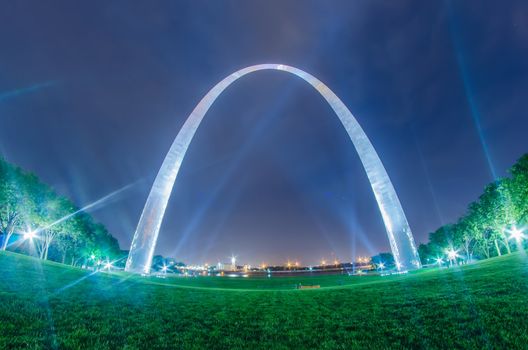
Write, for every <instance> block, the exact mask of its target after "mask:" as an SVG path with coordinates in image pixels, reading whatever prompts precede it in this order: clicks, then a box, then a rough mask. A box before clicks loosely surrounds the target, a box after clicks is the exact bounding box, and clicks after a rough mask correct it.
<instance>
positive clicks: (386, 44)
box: [0, 0, 528, 264]
mask: <svg viewBox="0 0 528 350" xmlns="http://www.w3.org/2000/svg"><path fill="white" fill-rule="evenodd" d="M527 62H528V4H527V2H526V1H525V0H520V1H495V0H490V1H480V0H479V1H476V0H475V1H453V2H448V1H421V0H417V1H372V0H368V1H367V0H365V1H350V0H346V1H317V2H313V3H312V2H308V1H284V0H281V1H186V2H184V1H156V2H151V1H84V2H81V1H71V0H67V1H53V2H43V1H3V2H2V4H1V5H0V151H1V153H2V155H3V156H4V157H5V158H7V159H8V160H9V161H11V162H13V163H15V164H18V165H20V166H22V167H23V168H25V169H28V170H31V171H33V172H35V173H36V174H38V176H40V177H41V179H42V180H43V181H45V182H47V183H49V184H51V185H52V186H53V187H54V188H55V189H56V190H57V191H59V192H60V193H62V194H65V195H67V196H69V197H70V198H71V199H73V200H74V202H75V203H76V204H77V205H79V206H80V207H82V206H84V205H86V204H89V203H91V202H93V201H95V200H97V199H99V198H101V197H103V196H105V195H107V194H109V193H111V192H113V191H116V190H119V189H121V188H123V187H125V186H128V185H130V186H129V187H127V188H126V189H125V190H123V191H120V192H119V193H118V194H117V195H114V196H112V197H111V199H110V200H108V201H105V202H104V203H103V204H101V205H99V206H97V208H95V210H92V211H91V213H92V214H93V215H94V216H95V218H96V219H97V220H99V221H101V222H102V223H104V224H105V225H106V226H107V227H108V229H109V230H110V232H111V233H112V234H113V235H114V236H115V237H117V238H118V239H119V243H120V245H121V247H122V248H123V249H128V247H129V245H130V242H131V240H132V237H133V234H134V230H135V226H136V224H137V222H138V220H139V216H140V213H141V210H142V208H143V205H144V202H145V200H146V198H147V195H148V192H149V189H150V185H151V184H152V182H153V180H154V177H155V176H156V174H157V171H158V169H159V167H160V165H161V163H162V161H163V158H164V156H165V154H166V152H167V151H168V149H169V146H170V144H171V143H172V141H173V139H174V137H175V136H176V134H177V132H178V130H179V128H180V127H181V125H182V124H183V122H184V121H185V119H186V117H187V116H188V114H189V113H190V112H191V111H192V109H193V108H194V106H195V105H196V103H198V101H199V100H200V99H201V98H202V97H203V95H204V94H205V93H206V92H207V91H208V90H209V89H210V88H211V87H212V86H213V85H214V84H216V83H217V82H218V81H220V80H221V79H223V78H224V77H225V76H227V75H228V74H230V73H232V72H234V71H235V70H238V69H240V68H243V67H245V66H248V65H253V64H259V63H283V64H288V65H292V66H295V67H298V68H300V69H303V70H306V71H307V72H309V73H311V74H313V75H314V76H316V77H317V78H319V79H320V80H322V81H323V82H325V83H326V84H327V85H328V86H329V87H330V88H331V89H332V90H333V91H334V92H335V93H336V94H337V95H338V96H339V97H340V98H341V99H342V100H343V102H344V103H345V104H346V105H347V106H348V107H349V109H350V110H351V111H352V113H353V114H354V115H355V116H356V118H357V119H358V121H359V123H360V124H361V125H362V127H363V128H364V130H365V131H366V133H367V135H368V136H369V137H370V139H371V141H372V143H373V145H374V147H375V148H376V150H377V151H378V153H379V155H380V157H381V160H382V161H383V163H384V165H385V167H386V169H387V171H388V173H389V176H390V177H391V179H392V181H393V184H394V186H395V188H396V191H397V193H398V195H399V197H400V200H401V202H402V205H403V208H404V210H405V212H406V214H407V218H408V220H409V223H410V225H411V228H412V230H413V232H414V235H415V238H416V240H417V241H418V242H424V241H426V239H427V236H428V233H429V232H431V231H433V230H435V229H436V228H438V227H439V226H440V225H442V224H443V223H448V222H452V221H454V220H456V219H457V218H458V217H459V216H460V215H461V214H463V213H464V211H465V209H466V207H467V205H468V204H469V203H470V202H471V201H473V200H475V199H476V198H477V197H478V195H479V194H480V193H481V191H482V189H483V187H484V186H485V185H486V184H487V183H489V182H490V181H492V180H493V178H494V177H498V176H505V175H506V174H507V173H506V170H507V169H508V168H509V167H510V166H511V165H512V164H513V163H514V162H515V161H516V160H517V159H518V158H519V157H520V156H521V155H522V154H523V153H525V152H528V138H527V136H526V134H527V132H528V116H527V110H528V79H527V78H528V65H527ZM388 250H389V244H388V240H387V237H386V234H385V229H384V226H383V222H382V220H381V216H380V213H379V210H378V208H377V205H376V203H375V200H374V196H373V194H372V192H371V189H370V185H369V183H368V180H367V178H366V175H365V173H364V171H363V169H362V166H361V163H360V161H359V158H358V156H357V154H356V152H355V150H354V147H353V145H352V143H351V142H350V140H349V138H348V136H347V135H346V132H345V131H344V129H343V128H342V126H341V125H340V122H339V120H338V119H337V117H336V116H335V115H334V114H333V112H332V110H331V109H330V107H329V106H328V105H327V104H326V103H325V102H324V100H323V98H322V97H320V96H319V95H318V93H317V92H316V91H315V90H313V88H311V87H310V86H309V85H308V84H306V83H305V82H303V81H302V80H301V79H299V78H297V77H294V76H292V75H290V74H286V73H283V72H275V71H264V72H257V73H255V74H252V75H249V76H246V77H244V78H242V79H240V80H239V81H237V82H236V83H235V84H233V85H232V86H231V87H229V88H228V89H227V90H226V91H225V93H224V94H223V95H222V96H221V98H219V99H218V100H217V101H216V102H215V104H214V105H213V107H212V108H211V110H210V111H209V113H208V115H207V116H206V118H205V120H204V122H203V124H202V126H201V128H200V129H199V130H198V133H197V134H196V137H195V138H194V140H193V142H192V143H191V147H190V148H189V151H188V153H187V156H186V158H185V160H184V163H183V166H182V169H181V172H180V175H179V177H178V179H177V182H176V185H175V187H174V190H173V194H172V197H171V200H170V202H169V206H168V209H167V212H166V216H165V221H164V223H163V226H162V228H161V232H160V238H159V241H158V246H157V253H160V254H163V255H167V256H173V257H175V258H177V259H179V260H183V261H185V262H188V263H200V262H209V263H214V262H217V261H224V262H225V261H228V257H229V256H230V255H231V254H235V255H237V256H238V261H239V262H240V263H251V264H257V263H263V262H265V263H268V264H270V263H283V262H285V261H286V260H287V259H291V260H294V259H298V260H300V262H301V263H303V264H313V263H316V262H318V261H320V260H321V259H322V258H325V259H327V260H330V259H333V258H334V257H336V258H338V259H341V260H346V261H349V260H350V259H352V258H353V257H354V256H357V255H373V254H376V253H377V252H380V251H388Z"/></svg>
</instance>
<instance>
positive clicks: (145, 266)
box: [125, 64, 421, 273]
mask: <svg viewBox="0 0 528 350" xmlns="http://www.w3.org/2000/svg"><path fill="white" fill-rule="evenodd" d="M260 70H279V71H284V72H288V73H291V74H294V75H296V76H298V77H299V78H301V79H303V80H304V81H306V82H307V83H309V84H310V85H311V86H313V87H314V88H315V89H316V90H317V91H318V92H319V93H320V94H321V96H323V97H324V99H325V100H326V102H328V104H329V105H330V107H332V109H333V110H334V112H335V114H336V115H337V117H338V118H339V120H341V123H342V124H343V126H344V128H345V130H346V131H347V133H348V136H349V137H350V139H351V140H352V143H353V144H354V147H355V148H356V151H357V152H358V154H359V158H360V159H361V162H362V164H363V167H364V169H365V172H366V173H367V177H368V179H369V181H370V185H371V186H372V191H373V192H374V196H375V197H376V202H377V203H378V207H379V209H380V212H381V216H382V218H383V222H384V223H385V228H386V230H387V236H388V238H389V243H390V247H391V249H392V254H393V255H394V260H395V263H396V267H397V269H398V270H399V271H405V270H410V269H415V268H419V267H420V266H421V265H420V259H419V257H418V252H417V250H416V245H415V242H414V238H413V235H412V232H411V229H410V227H409V224H408V222H407V218H406V217H405V214H404V212H403V209H402V206H401V204H400V200H399V199H398V196H397V195H396V191H395V190H394V187H393V186H392V182H391V181H390V178H389V176H388V174H387V171H386V170H385V168H384V167H383V164H382V163H381V160H380V158H379V156H378V154H377V153H376V151H375V150H374V147H373V146H372V143H371V142H370V140H369V139H368V137H367V135H366V134H365V132H364V131H363V129H362V128H361V126H360V125H359V123H358V122H357V120H356V118H354V116H353V115H352V113H351V112H350V111H349V110H348V108H347V107H346V106H345V105H344V104H343V102H342V101H341V100H340V99H339V97H337V96H336V94H334V93H333V92H332V91H331V90H330V89H329V88H328V87H327V86H326V85H325V84H323V83H322V82H321V81H320V80H319V79H317V78H315V77H314V76H312V75H310V74H308V73H306V72H304V71H302V70H300V69H297V68H295V67H291V66H286V65H282V64H260V65H255V66H250V67H246V68H243V69H241V70H239V71H237V72H235V73H233V74H231V75H229V76H228V77H226V78H225V79H224V80H222V81H221V82H219V83H218V84H217V85H216V86H214V87H213V88H212V89H211V90H210V91H209V92H208V93H207V95H205V96H204V98H203V99H202V100H201V101H200V102H199V103H198V105H197V106H196V107H195V108H194V110H193V111H192V113H191V114H190V115H189V117H188V118H187V120H186V121H185V124H183V126H182V128H181V130H180V132H179V133H178V135H177V136H176V139H175V140H174V142H173V143H172V146H171V148H170V149H169V152H168V153H167V156H166V157H165V160H164V161H163V164H162V165H161V168H160V170H159V172H158V175H157V176H156V179H155V180H154V184H153V185H152V188H151V190H150V194H149V196H148V198H147V202H146V203H145V207H144V209H143V213H142V214H141V218H140V219H139V223H138V226H137V228H136V232H135V234H134V238H133V240H132V245H131V247H130V253H129V255H128V259H127V262H126V267H125V270H126V271H130V272H136V273H149V272H150V267H151V263H152V256H153V254H154V248H155V247H156V241H157V239H158V234H159V230H160V226H161V223H162V221H163V216H164V214H165V209H166V208H167V203H168V201H169V197H170V195H171V192H172V187H173V185H174V181H176V177H177V176H178V172H179V170H180V167H181V164H182V161H183V158H184V157H185V152H187V148H188V147H189V144H190V143H191V140H192V138H193V136H194V134H195V133H196V130H197V129H198V127H199V126H200V123H201V122H202V120H203V118H204V116H205V114H206V113H207V111H208V110H209V108H210V107H211V105H212V104H213V103H214V101H215V100H216V99H217V97H218V96H220V94H221V93H222V92H223V91H224V90H225V89H226V88H227V87H228V86H229V85H231V84H232V83H233V82H235V81H236V80H237V79H239V78H241V77H243V76H244V75H246V74H249V73H253V72H256V71H260Z"/></svg>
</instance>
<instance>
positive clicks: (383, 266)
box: [378, 262, 385, 270]
mask: <svg viewBox="0 0 528 350" xmlns="http://www.w3.org/2000/svg"><path fill="white" fill-rule="evenodd" d="M384 268H385V264H384V263H382V262H380V263H379V264H378V269H380V270H383V269H384Z"/></svg>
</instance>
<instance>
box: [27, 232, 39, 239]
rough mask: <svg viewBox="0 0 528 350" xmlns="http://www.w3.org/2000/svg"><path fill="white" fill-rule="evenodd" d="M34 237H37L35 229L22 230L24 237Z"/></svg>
mask: <svg viewBox="0 0 528 350" xmlns="http://www.w3.org/2000/svg"><path fill="white" fill-rule="evenodd" d="M35 237H37V235H36V234H35V231H28V232H24V239H33V238H35Z"/></svg>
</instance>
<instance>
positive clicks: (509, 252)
mask: <svg viewBox="0 0 528 350" xmlns="http://www.w3.org/2000/svg"><path fill="white" fill-rule="evenodd" d="M502 240H503V241H504V245H505V246H506V250H507V251H508V254H511V249H510V242H508V239H507V238H506V237H504V238H503V239H502Z"/></svg>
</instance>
